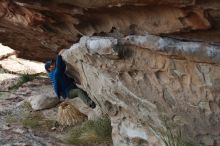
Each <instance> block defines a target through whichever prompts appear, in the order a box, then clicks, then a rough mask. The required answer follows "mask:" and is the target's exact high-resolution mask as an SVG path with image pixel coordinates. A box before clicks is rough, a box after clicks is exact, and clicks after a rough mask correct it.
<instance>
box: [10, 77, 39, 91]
mask: <svg viewBox="0 0 220 146" xmlns="http://www.w3.org/2000/svg"><path fill="white" fill-rule="evenodd" d="M35 78H36V75H30V74H28V73H24V74H21V76H20V78H19V80H18V83H17V84H15V85H13V86H12V87H10V89H18V88H19V87H20V86H21V85H23V84H24V83H26V82H29V81H32V80H34V79H35Z"/></svg>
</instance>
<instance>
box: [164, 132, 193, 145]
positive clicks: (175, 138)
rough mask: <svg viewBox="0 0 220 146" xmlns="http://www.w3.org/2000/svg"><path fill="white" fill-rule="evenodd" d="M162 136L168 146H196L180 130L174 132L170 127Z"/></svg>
mask: <svg viewBox="0 0 220 146" xmlns="http://www.w3.org/2000/svg"><path fill="white" fill-rule="evenodd" d="M161 138H162V140H163V142H164V143H165V145H166V146H194V145H193V144H191V143H190V142H187V141H186V140H185V139H184V138H183V136H182V134H181V132H180V131H179V132H178V133H177V134H174V133H172V131H171V130H170V129H167V130H166V131H165V132H164V134H162V135H161Z"/></svg>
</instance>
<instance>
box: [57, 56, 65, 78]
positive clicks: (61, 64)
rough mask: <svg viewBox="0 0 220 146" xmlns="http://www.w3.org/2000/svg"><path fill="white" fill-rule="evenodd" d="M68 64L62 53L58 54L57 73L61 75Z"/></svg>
mask: <svg viewBox="0 0 220 146" xmlns="http://www.w3.org/2000/svg"><path fill="white" fill-rule="evenodd" d="M65 69H66V64H65V62H64V61H63V59H62V56H61V55H57V59H56V68H55V73H56V74H58V75H61V74H62V73H64V72H65Z"/></svg>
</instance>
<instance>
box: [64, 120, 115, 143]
mask: <svg viewBox="0 0 220 146" xmlns="http://www.w3.org/2000/svg"><path fill="white" fill-rule="evenodd" d="M111 133H112V127H111V122H110V120H109V119H108V118H99V119H97V120H96V121H91V120H89V121H86V122H84V123H83V124H82V125H81V126H78V127H74V128H72V129H71V130H70V131H69V133H68V135H67V138H66V139H65V141H66V142H67V143H70V144H109V143H112V137H111Z"/></svg>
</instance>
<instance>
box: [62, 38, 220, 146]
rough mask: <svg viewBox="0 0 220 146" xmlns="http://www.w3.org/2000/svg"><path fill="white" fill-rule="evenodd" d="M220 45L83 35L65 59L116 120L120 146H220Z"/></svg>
mask: <svg viewBox="0 0 220 146" xmlns="http://www.w3.org/2000/svg"><path fill="white" fill-rule="evenodd" d="M219 49H220V47H219V46H218V45H211V44H207V43H203V42H185V41H181V40H176V39H171V38H166V37H158V36H154V35H145V36H127V37H125V38H121V39H117V38H114V37H83V38H82V39H81V40H80V42H79V43H77V44H74V45H73V46H72V47H71V48H70V49H68V50H66V51H65V52H64V53H63V54H62V56H63V58H64V59H65V60H66V62H67V63H68V64H69V66H68V68H69V71H70V73H71V74H72V76H74V77H75V78H76V79H77V80H78V81H79V86H80V87H81V88H83V89H84V90H86V91H87V92H88V93H89V95H90V96H91V98H93V100H94V101H96V102H97V103H98V104H99V105H100V106H101V108H102V110H103V111H104V112H106V113H107V114H108V115H109V116H110V117H111V122H112V127H113V133H112V135H113V141H114V144H115V145H120V146H127V145H130V146H133V145H145V146H153V145H154V146H155V145H156V146H163V145H164V142H163V140H162V139H163V137H168V135H167V133H168V132H167V131H170V133H172V134H173V135H176V133H178V132H180V131H181V133H182V136H181V139H182V140H183V141H184V142H185V143H190V144H194V145H199V144H200V145H204V146H211V145H212V146H218V145H219V140H218V139H219V136H220V131H219V130H218V129H220V122H219V121H220V106H219V104H220V99H219V82H218V80H220V76H219V74H220V68H219V63H220V57H219V55H220V53H219Z"/></svg>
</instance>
